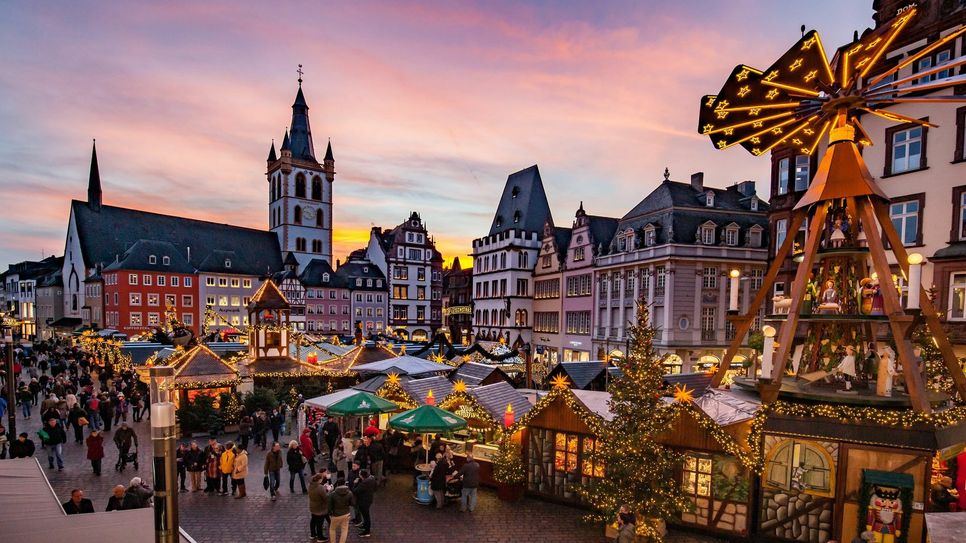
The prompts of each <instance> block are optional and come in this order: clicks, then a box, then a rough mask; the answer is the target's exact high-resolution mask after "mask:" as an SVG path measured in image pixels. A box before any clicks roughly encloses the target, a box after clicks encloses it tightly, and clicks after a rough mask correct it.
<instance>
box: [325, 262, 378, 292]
mask: <svg viewBox="0 0 966 543" xmlns="http://www.w3.org/2000/svg"><path fill="white" fill-rule="evenodd" d="M336 274H338V275H339V277H340V278H341V279H342V280H343V281H344V284H345V285H346V287H347V288H350V289H353V290H377V291H385V290H386V289H387V288H388V287H387V286H386V285H387V284H386V276H384V275H383V274H382V271H380V270H379V266H376V265H375V264H373V263H372V262H369V261H368V260H366V261H361V262H360V261H353V260H350V261H349V262H346V263H345V264H343V265H341V266H339V269H338V270H336ZM356 279H362V280H363V281H362V285H361V286H356ZM366 279H372V280H373V281H372V286H371V287H367V286H366V281H365V280H366ZM376 279H382V286H381V287H379V286H376V285H377V283H376Z"/></svg>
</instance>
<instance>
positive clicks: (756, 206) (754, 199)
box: [751, 196, 758, 211]
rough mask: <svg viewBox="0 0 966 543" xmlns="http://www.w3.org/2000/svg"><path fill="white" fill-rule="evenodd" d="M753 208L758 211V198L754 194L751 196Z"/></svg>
mask: <svg viewBox="0 0 966 543" xmlns="http://www.w3.org/2000/svg"><path fill="white" fill-rule="evenodd" d="M751 210H752V211H758V198H756V197H754V196H752V197H751Z"/></svg>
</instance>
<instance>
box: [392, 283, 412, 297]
mask: <svg viewBox="0 0 966 543" xmlns="http://www.w3.org/2000/svg"><path fill="white" fill-rule="evenodd" d="M392 297H393V298H395V299H397V300H408V299H409V287H408V286H406V285H394V286H393V287H392Z"/></svg>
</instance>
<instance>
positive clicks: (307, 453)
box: [299, 428, 315, 484]
mask: <svg viewBox="0 0 966 543" xmlns="http://www.w3.org/2000/svg"><path fill="white" fill-rule="evenodd" d="M299 444H300V446H301V449H302V456H304V457H305V461H306V462H308V464H309V469H310V470H311V473H312V475H315V446H313V445H312V436H311V435H310V430H309V429H308V428H306V429H305V430H302V437H301V438H299ZM303 484H304V483H303Z"/></svg>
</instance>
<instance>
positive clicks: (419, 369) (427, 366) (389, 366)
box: [353, 355, 453, 375]
mask: <svg viewBox="0 0 966 543" xmlns="http://www.w3.org/2000/svg"><path fill="white" fill-rule="evenodd" d="M353 369H354V370H355V371H357V372H359V373H390V372H392V373H398V374H400V375H426V374H430V373H436V372H449V371H452V369H453V367H452V366H449V365H447V364H438V363H436V362H429V361H427V360H423V359H422V358H416V357H415V356H405V355H404V356H398V357H396V358H387V359H385V360H380V361H378V362H371V363H369V364H361V365H357V366H355V367H354V368H353Z"/></svg>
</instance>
